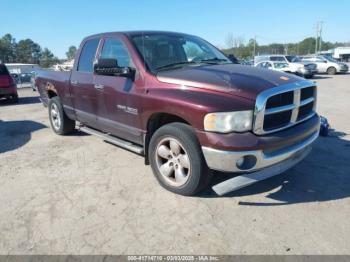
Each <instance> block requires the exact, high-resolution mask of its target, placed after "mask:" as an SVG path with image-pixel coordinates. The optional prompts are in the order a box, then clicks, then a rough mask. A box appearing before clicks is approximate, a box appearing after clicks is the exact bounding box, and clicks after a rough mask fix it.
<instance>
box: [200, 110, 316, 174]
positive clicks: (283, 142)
mask: <svg viewBox="0 0 350 262" xmlns="http://www.w3.org/2000/svg"><path fill="white" fill-rule="evenodd" d="M319 128H320V120H319V117H318V116H317V115H315V116H313V117H312V118H311V119H309V120H307V121H305V122H303V123H300V124H298V125H295V126H293V127H291V128H288V129H286V130H283V131H280V132H277V133H273V134H269V135H264V136H257V135H254V134H252V133H247V134H227V135H220V134H210V133H199V139H200V142H201V144H202V151H203V154H204V158H205V160H206V162H207V165H208V166H209V168H211V169H214V170H219V171H224V172H234V173H250V172H255V171H258V170H261V169H264V168H267V167H270V166H273V165H276V164H278V163H281V162H283V161H285V160H287V159H289V158H293V156H294V155H296V154H299V153H300V152H303V151H305V150H306V148H309V147H311V145H312V143H313V142H314V141H315V140H316V139H317V137H318V135H319ZM212 145H214V146H215V148H214V147H212ZM242 160H244V161H242ZM242 162H243V163H242Z"/></svg>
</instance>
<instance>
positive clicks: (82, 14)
mask: <svg viewBox="0 0 350 262" xmlns="http://www.w3.org/2000/svg"><path fill="white" fill-rule="evenodd" d="M349 10H350V1H349V0H333V1H321V0H318V1H317V0H308V1H302V0H294V1H286V0H280V1H277V0H132V1H130V0H129V1H128V0H123V1H121V0H114V1H113V0H100V1H88V0H85V1H82V0H75V1H74V0H70V1H68V0H58V1H56V0H46V1H45V0H27V1H26V0H16V1H12V0H11V1H10V0H0V11H1V12H0V37H1V36H3V35H4V34H6V33H10V34H12V35H13V36H14V37H15V38H16V40H17V41H19V40H21V39H25V38H31V39H32V40H33V41H35V42H37V43H38V44H40V45H41V46H42V47H43V48H44V47H47V48H49V49H50V50H51V51H52V52H53V53H54V54H55V55H56V56H58V57H59V58H64V57H65V52H66V51H67V50H68V47H69V46H71V45H75V46H79V44H80V41H81V40H82V39H83V38H84V37H86V36H88V35H91V34H95V33H101V32H111V31H128V30H166V31H176V32H183V33H189V34H194V35H198V36H200V37H202V38H204V39H206V40H208V41H209V42H211V43H212V44H214V45H216V46H218V47H220V48H223V47H226V44H225V42H226V41H225V39H226V38H227V35H228V34H229V33H233V35H234V36H235V37H243V38H244V39H245V40H246V41H248V40H249V39H250V38H253V37H254V36H256V40H257V42H258V43H259V44H268V43H272V42H280V43H288V42H298V41H300V40H302V39H304V38H305V37H309V36H315V34H316V22H317V21H323V34H322V36H323V39H324V40H325V41H341V42H345V41H350V13H349Z"/></svg>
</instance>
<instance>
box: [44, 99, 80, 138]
mask: <svg viewBox="0 0 350 262" xmlns="http://www.w3.org/2000/svg"><path fill="white" fill-rule="evenodd" d="M48 108H49V118H50V124H51V127H52V130H53V131H54V132H55V133H56V134H58V135H66V134H69V133H71V132H73V131H74V130H75V121H73V120H71V119H69V118H68V117H67V115H66V114H65V112H64V110H63V106H62V103H61V101H60V99H59V98H58V97H57V96H55V97H53V98H51V99H50V101H49V106H48Z"/></svg>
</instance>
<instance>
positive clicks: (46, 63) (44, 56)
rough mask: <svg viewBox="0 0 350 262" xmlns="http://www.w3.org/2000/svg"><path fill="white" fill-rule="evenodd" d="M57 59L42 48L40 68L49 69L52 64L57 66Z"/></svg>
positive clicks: (46, 49)
mask: <svg viewBox="0 0 350 262" xmlns="http://www.w3.org/2000/svg"><path fill="white" fill-rule="evenodd" d="M58 62H59V59H58V58H57V57H55V56H54V54H53V53H52V52H51V51H50V50H49V49H48V48H44V49H43V51H42V52H41V56H40V63H39V64H40V66H41V67H43V68H49V67H51V66H52V65H54V64H57V63H58Z"/></svg>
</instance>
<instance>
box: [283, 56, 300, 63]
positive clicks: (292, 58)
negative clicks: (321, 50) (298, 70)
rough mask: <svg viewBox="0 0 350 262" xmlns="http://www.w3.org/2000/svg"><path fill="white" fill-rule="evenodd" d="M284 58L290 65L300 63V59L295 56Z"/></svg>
mask: <svg viewBox="0 0 350 262" xmlns="http://www.w3.org/2000/svg"><path fill="white" fill-rule="evenodd" d="M286 58H287V60H288V62H290V63H298V62H301V59H300V57H299V56H295V55H286Z"/></svg>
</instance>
